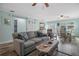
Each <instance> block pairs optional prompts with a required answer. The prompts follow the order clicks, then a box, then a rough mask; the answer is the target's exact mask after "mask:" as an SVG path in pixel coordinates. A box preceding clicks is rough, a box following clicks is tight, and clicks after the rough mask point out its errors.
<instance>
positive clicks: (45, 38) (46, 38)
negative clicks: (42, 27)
mask: <svg viewBox="0 0 79 59" xmlns="http://www.w3.org/2000/svg"><path fill="white" fill-rule="evenodd" d="M39 38H40V39H42V40H43V41H47V40H49V37H39Z"/></svg>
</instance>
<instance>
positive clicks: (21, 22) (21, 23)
mask: <svg viewBox="0 0 79 59" xmlns="http://www.w3.org/2000/svg"><path fill="white" fill-rule="evenodd" d="M16 20H17V32H26V19H22V18H16Z"/></svg>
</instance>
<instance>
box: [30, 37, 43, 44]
mask: <svg viewBox="0 0 79 59" xmlns="http://www.w3.org/2000/svg"><path fill="white" fill-rule="evenodd" d="M31 40H32V41H34V42H35V43H37V42H40V41H42V39H40V38H32V39H31Z"/></svg>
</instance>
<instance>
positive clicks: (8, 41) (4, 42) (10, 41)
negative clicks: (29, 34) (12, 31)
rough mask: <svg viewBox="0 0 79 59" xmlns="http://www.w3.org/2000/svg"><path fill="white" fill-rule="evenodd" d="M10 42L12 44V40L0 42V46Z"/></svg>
mask: <svg viewBox="0 0 79 59" xmlns="http://www.w3.org/2000/svg"><path fill="white" fill-rule="evenodd" d="M10 42H13V40H9V41H4V42H0V44H5V43H10Z"/></svg>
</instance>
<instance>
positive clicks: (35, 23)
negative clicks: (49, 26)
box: [26, 18, 39, 32]
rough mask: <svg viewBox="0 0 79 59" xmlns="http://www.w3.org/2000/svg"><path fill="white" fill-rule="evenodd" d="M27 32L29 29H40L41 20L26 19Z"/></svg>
mask: <svg viewBox="0 0 79 59" xmlns="http://www.w3.org/2000/svg"><path fill="white" fill-rule="evenodd" d="M26 22H27V24H26V26H27V32H28V31H38V30H39V20H37V19H31V18H28V19H27V20H26Z"/></svg>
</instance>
